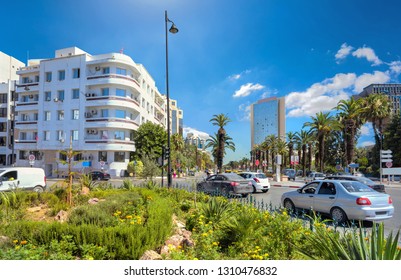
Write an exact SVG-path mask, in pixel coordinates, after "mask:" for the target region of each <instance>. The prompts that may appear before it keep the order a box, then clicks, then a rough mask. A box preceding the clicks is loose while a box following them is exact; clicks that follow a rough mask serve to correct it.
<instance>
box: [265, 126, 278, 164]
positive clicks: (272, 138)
mask: <svg viewBox="0 0 401 280" xmlns="http://www.w3.org/2000/svg"><path fill="white" fill-rule="evenodd" d="M277 141H278V138H277V136H276V135H274V134H270V135H268V136H266V138H265V141H263V143H262V145H263V147H265V149H266V151H267V154H268V155H269V154H270V156H271V160H272V170H274V162H275V161H274V157H275V156H276V154H277Z"/></svg>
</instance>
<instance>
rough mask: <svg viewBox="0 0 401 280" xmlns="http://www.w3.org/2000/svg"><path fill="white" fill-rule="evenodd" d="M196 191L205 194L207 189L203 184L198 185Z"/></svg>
mask: <svg viewBox="0 0 401 280" xmlns="http://www.w3.org/2000/svg"><path fill="white" fill-rule="evenodd" d="M196 191H198V192H204V191H205V188H204V187H203V186H202V185H201V184H198V185H196Z"/></svg>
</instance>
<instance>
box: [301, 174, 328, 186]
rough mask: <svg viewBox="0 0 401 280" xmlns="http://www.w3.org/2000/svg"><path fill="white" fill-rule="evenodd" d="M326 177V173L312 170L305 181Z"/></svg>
mask: <svg viewBox="0 0 401 280" xmlns="http://www.w3.org/2000/svg"><path fill="white" fill-rule="evenodd" d="M324 178H326V175H325V174H323V173H321V172H311V173H309V174H308V176H306V177H305V183H308V182H312V181H315V180H323V179H324Z"/></svg>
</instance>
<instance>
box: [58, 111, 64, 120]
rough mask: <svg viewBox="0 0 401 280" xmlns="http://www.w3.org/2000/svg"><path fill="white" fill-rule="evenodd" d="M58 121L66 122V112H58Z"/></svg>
mask: <svg viewBox="0 0 401 280" xmlns="http://www.w3.org/2000/svg"><path fill="white" fill-rule="evenodd" d="M57 120H59V121H62V120H64V110H58V111H57Z"/></svg>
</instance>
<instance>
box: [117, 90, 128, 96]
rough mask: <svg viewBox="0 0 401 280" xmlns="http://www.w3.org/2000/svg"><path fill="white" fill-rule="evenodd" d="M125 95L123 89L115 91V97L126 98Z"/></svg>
mask: <svg viewBox="0 0 401 280" xmlns="http://www.w3.org/2000/svg"><path fill="white" fill-rule="evenodd" d="M126 95H127V93H126V91H125V89H121V88H118V89H116V96H122V97H126Z"/></svg>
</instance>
